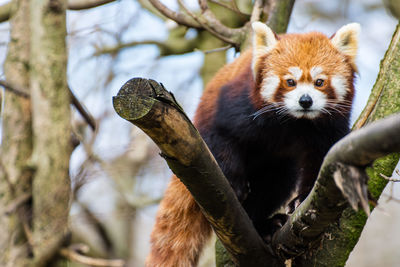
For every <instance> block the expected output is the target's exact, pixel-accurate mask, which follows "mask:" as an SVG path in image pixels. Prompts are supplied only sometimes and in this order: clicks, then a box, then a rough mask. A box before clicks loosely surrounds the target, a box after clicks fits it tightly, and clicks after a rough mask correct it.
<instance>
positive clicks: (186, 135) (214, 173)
mask: <svg viewBox="0 0 400 267" xmlns="http://www.w3.org/2000/svg"><path fill="white" fill-rule="evenodd" d="M113 103H114V108H115V110H116V111H117V113H118V114H119V115H120V116H121V117H122V118H124V119H126V120H128V121H130V122H131V123H133V124H135V125H136V126H138V127H139V128H141V129H142V130H143V131H144V132H145V133H146V134H147V135H149V136H150V137H151V138H152V139H153V141H154V142H155V143H156V144H157V145H158V146H159V148H160V149H161V151H162V156H163V157H164V158H165V160H166V161H167V163H168V165H169V167H170V168H171V170H172V171H173V172H174V173H175V174H176V175H177V176H178V177H180V179H181V181H182V182H183V183H184V184H185V185H186V187H187V188H188V189H189V191H190V192H191V193H192V195H193V196H194V198H195V200H196V202H197V203H198V204H199V206H200V207H201V208H202V210H203V213H204V215H205V216H206V217H207V219H208V220H209V221H210V223H211V225H212V226H213V228H214V231H215V232H216V234H217V236H218V237H219V239H220V240H221V242H222V243H223V244H224V246H225V247H226V248H227V250H228V251H229V252H230V254H231V255H232V257H233V259H234V261H235V262H236V263H238V264H239V265H242V266H262V265H263V264H264V263H265V262H274V261H275V259H274V258H273V257H272V256H271V254H270V253H269V252H268V251H267V250H266V247H265V245H264V242H263V241H262V240H261V238H260V237H259V236H258V234H257V232H256V230H255V229H254V227H253V226H252V224H251V221H250V219H249V217H248V216H247V214H246V212H245V211H244V209H243V208H242V206H241V205H240V203H239V201H238V200H237V198H236V195H235V193H234V192H233V190H232V188H231V187H230V185H229V183H228V181H227V180H226V178H225V177H224V175H223V173H222V171H221V170H220V168H219V167H218V164H217V162H216V161H215V159H214V158H213V156H212V154H211V152H210V151H209V150H208V148H207V146H206V144H205V143H204V141H203V139H202V138H201V137H200V134H199V133H198V131H197V130H196V128H195V127H194V126H193V125H192V124H191V122H190V120H189V119H188V118H187V117H186V115H185V113H184V112H183V110H182V109H181V107H180V106H179V105H178V104H177V102H176V101H175V99H174V97H173V96H172V95H171V94H170V93H168V92H167V91H166V90H165V89H164V88H163V87H162V85H160V84H158V83H157V82H155V81H152V80H145V79H140V78H138V79H132V80H130V81H128V82H127V83H126V84H125V85H124V86H123V87H122V88H121V90H120V91H119V93H118V95H117V96H116V97H114V98H113ZM216 203H218V205H216ZM238 233H241V234H238ZM276 264H277V266H279V265H278V263H276Z"/></svg>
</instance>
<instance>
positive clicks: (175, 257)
mask: <svg viewBox="0 0 400 267" xmlns="http://www.w3.org/2000/svg"><path fill="white" fill-rule="evenodd" d="M210 234H211V227H210V224H209V223H208V221H207V220H206V219H205V217H204V216H203V214H202V213H201V211H200V208H199V206H198V205H197V204H196V202H195V201H194V199H193V197H192V195H191V194H190V193H189V191H188V190H187V189H186V187H185V186H184V185H183V184H182V182H181V181H180V180H179V179H178V178H177V177H176V176H173V177H172V180H171V182H170V184H169V186H168V188H167V191H166V192H165V196H164V198H163V200H162V201H161V205H160V208H159V211H158V214H157V218H156V224H155V226H154V231H153V233H152V235H151V243H152V249H151V252H150V255H149V257H148V258H147V260H146V266H149V267H150V266H151V267H190V266H196V264H197V261H198V259H199V255H200V252H201V248H202V247H203V246H204V243H205V242H206V241H207V240H208V238H209V237H210Z"/></svg>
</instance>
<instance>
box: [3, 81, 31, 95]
mask: <svg viewBox="0 0 400 267" xmlns="http://www.w3.org/2000/svg"><path fill="white" fill-rule="evenodd" d="M0 86H3V88H4V89H6V90H7V91H9V92H11V93H13V94H16V95H18V96H21V97H24V98H29V93H27V92H26V90H25V89H21V88H17V87H15V86H14V85H12V84H10V83H9V82H7V81H4V80H0Z"/></svg>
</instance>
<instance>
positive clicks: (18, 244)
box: [0, 0, 32, 267]
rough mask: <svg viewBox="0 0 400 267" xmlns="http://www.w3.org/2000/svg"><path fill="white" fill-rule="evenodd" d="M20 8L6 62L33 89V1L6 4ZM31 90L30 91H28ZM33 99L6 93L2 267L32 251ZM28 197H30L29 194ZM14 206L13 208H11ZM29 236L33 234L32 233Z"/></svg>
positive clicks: (0, 172) (21, 261) (0, 180)
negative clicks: (31, 52) (31, 75)
mask: <svg viewBox="0 0 400 267" xmlns="http://www.w3.org/2000/svg"><path fill="white" fill-rule="evenodd" d="M6 5H7V6H8V7H9V8H11V6H12V8H13V9H14V10H16V12H15V13H14V15H13V16H12V18H11V20H10V27H11V38H10V43H9V46H8V54H7V59H6V62H5V65H4V73H5V78H6V79H7V81H8V82H10V83H12V84H13V85H14V86H16V87H19V88H29V54H30V51H29V38H26V37H27V36H28V37H29V35H30V29H29V24H28V23H26V20H27V19H29V2H28V1H24V0H16V1H13V2H12V3H9V4H6ZM26 93H27V92H26ZM31 120H32V116H31V101H30V99H27V98H25V97H23V96H20V95H17V94H14V93H11V92H8V91H7V90H6V91H5V93H4V107H3V114H2V143H1V152H0V153H1V154H0V161H1V163H0V236H1V238H0V266H5V267H11V266H24V265H25V264H26V262H27V258H28V254H29V251H30V248H29V246H28V245H27V236H26V232H24V226H25V227H27V226H29V224H30V216H29V212H30V202H29V201H27V200H29V195H30V194H31V177H32V172H31V169H30V167H29V160H30V156H31V153H32V129H31V123H32V122H31ZM26 196H28V197H26ZM10 208H11V209H10ZM28 237H29V236H28Z"/></svg>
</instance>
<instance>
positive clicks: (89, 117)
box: [0, 80, 96, 131]
mask: <svg viewBox="0 0 400 267" xmlns="http://www.w3.org/2000/svg"><path fill="white" fill-rule="evenodd" d="M0 86H3V87H4V89H6V90H7V91H9V92H11V93H13V94H16V95H18V96H21V97H24V98H29V97H30V94H29V93H27V92H26V90H25V89H22V88H17V87H15V86H14V85H12V84H10V83H9V82H7V81H4V80H0ZM68 89H69V92H70V94H71V104H72V105H73V106H74V107H75V108H76V110H77V111H78V112H79V113H80V114H81V115H82V117H83V118H84V119H85V121H86V122H87V124H88V125H89V126H90V128H92V130H93V131H94V130H95V129H96V121H95V119H94V118H93V116H92V115H91V114H90V113H89V111H88V110H87V109H86V108H85V106H84V105H83V104H82V103H81V102H80V101H79V100H78V98H76V96H75V95H74V93H73V92H72V90H71V89H70V88H68Z"/></svg>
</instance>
